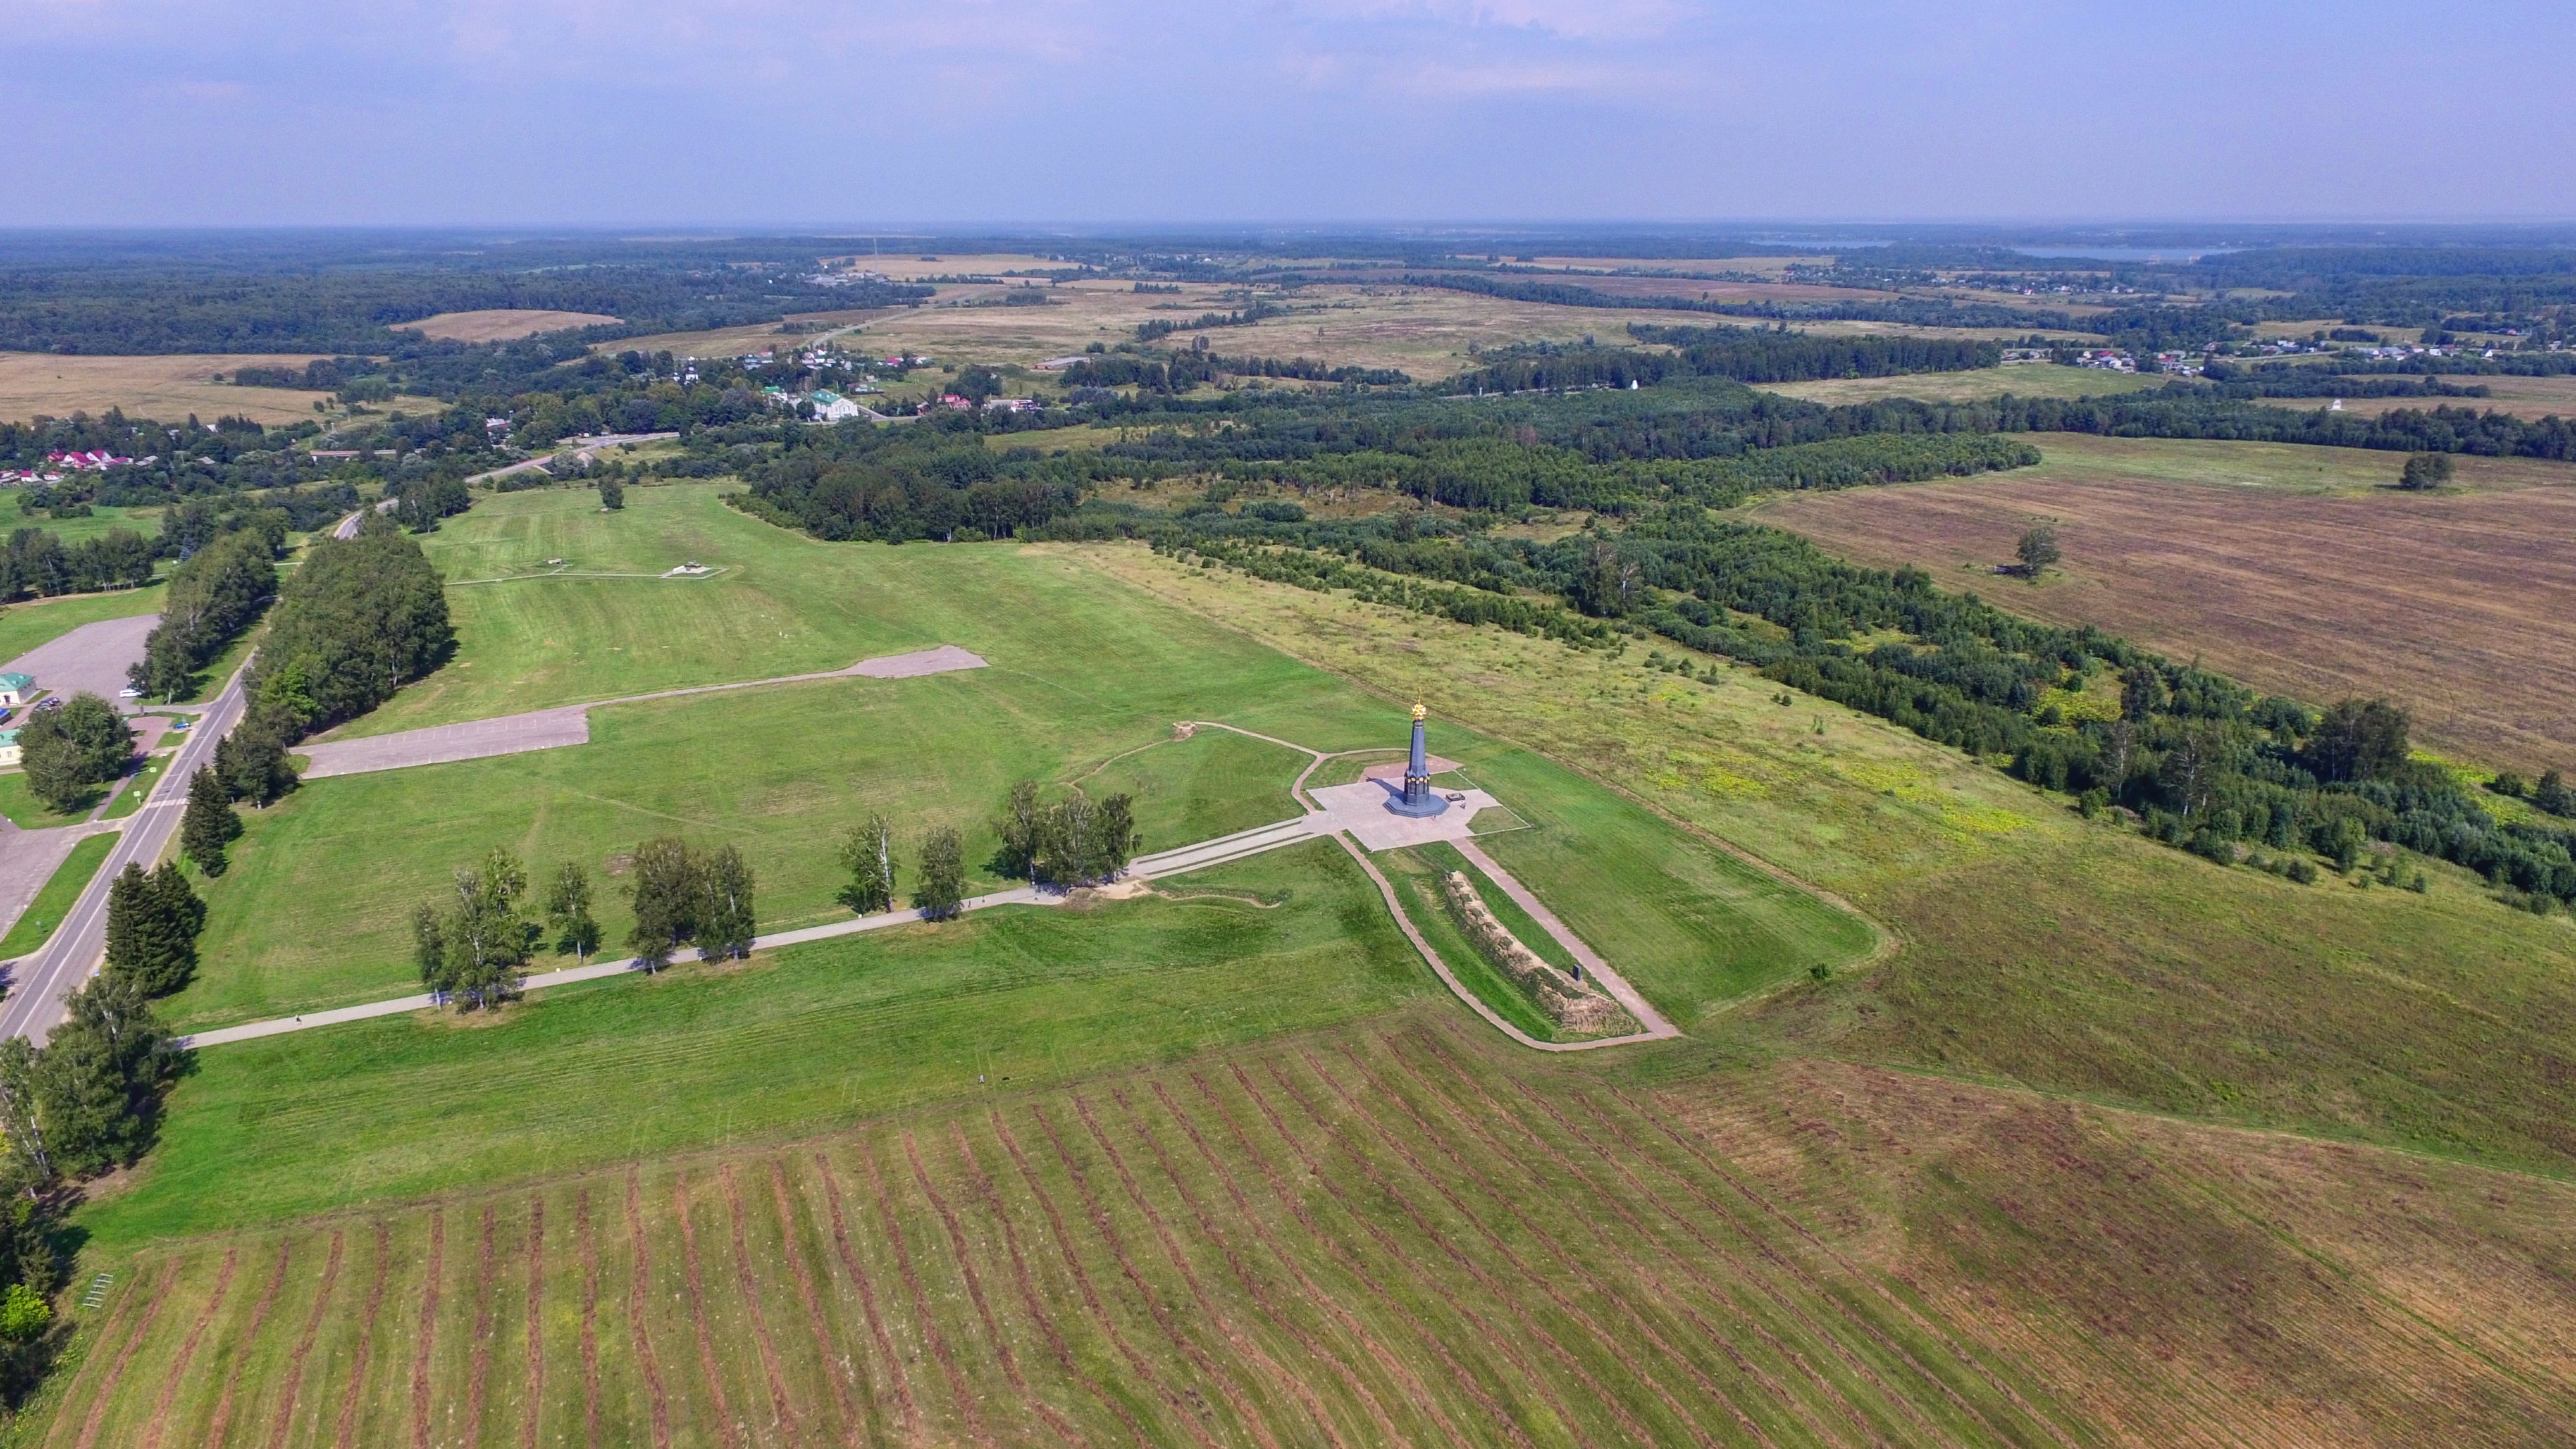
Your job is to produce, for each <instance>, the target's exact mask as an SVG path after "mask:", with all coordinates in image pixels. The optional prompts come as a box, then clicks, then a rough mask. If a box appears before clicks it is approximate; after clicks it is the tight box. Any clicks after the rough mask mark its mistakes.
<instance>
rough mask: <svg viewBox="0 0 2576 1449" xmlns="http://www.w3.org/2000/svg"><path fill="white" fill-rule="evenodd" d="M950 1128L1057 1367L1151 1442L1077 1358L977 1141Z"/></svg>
mask: <svg viewBox="0 0 2576 1449" xmlns="http://www.w3.org/2000/svg"><path fill="white" fill-rule="evenodd" d="M948 1130H949V1132H950V1133H951V1135H952V1136H953V1137H954V1138H955V1140H956V1146H957V1159H958V1163H959V1166H960V1169H961V1170H962V1171H963V1172H964V1173H965V1174H966V1180H967V1184H968V1185H969V1186H971V1187H972V1188H973V1189H974V1190H975V1196H976V1199H977V1201H979V1202H981V1203H982V1204H983V1205H984V1210H985V1212H986V1213H987V1214H989V1215H990V1216H991V1217H992V1219H993V1222H994V1225H995V1226H996V1227H997V1228H998V1229H999V1230H1000V1232H1001V1235H1002V1246H1003V1248H1004V1249H1005V1250H1006V1251H1007V1252H1008V1253H1009V1254H1010V1259H1011V1280H1012V1282H1013V1284H1014V1285H1015V1286H1017V1288H1018V1289H1019V1294H1020V1309H1021V1311H1022V1312H1024V1313H1026V1314H1028V1316H1029V1321H1030V1322H1031V1323H1034V1324H1035V1325H1037V1330H1038V1335H1039V1336H1040V1337H1042V1338H1044V1339H1045V1340H1046V1343H1047V1350H1048V1352H1049V1353H1051V1354H1052V1355H1053V1356H1054V1358H1055V1362H1056V1367H1057V1368H1058V1369H1060V1370H1062V1371H1063V1373H1064V1376H1065V1377H1066V1378H1067V1379H1069V1380H1071V1381H1072V1382H1074V1383H1076V1384H1079V1385H1081V1386H1082V1387H1083V1388H1084V1389H1085V1390H1087V1391H1089V1392H1090V1394H1091V1396H1092V1397H1093V1398H1095V1399H1098V1400H1099V1401H1100V1402H1101V1403H1102V1404H1103V1405H1104V1406H1106V1407H1107V1408H1108V1409H1109V1411H1110V1412H1111V1413H1113V1414H1115V1415H1117V1416H1118V1418H1119V1421H1120V1422H1122V1423H1124V1424H1125V1425H1126V1426H1127V1428H1128V1431H1129V1432H1130V1433H1132V1434H1134V1435H1135V1436H1136V1438H1137V1440H1138V1441H1139V1442H1148V1436H1147V1434H1146V1432H1145V1426H1144V1425H1143V1424H1142V1423H1140V1422H1138V1421H1137V1418H1136V1415H1135V1411H1133V1410H1131V1409H1129V1408H1128V1407H1127V1403H1126V1400H1124V1399H1123V1398H1121V1397H1120V1396H1118V1395H1116V1394H1113V1393H1110V1392H1108V1391H1107V1390H1106V1389H1104V1388H1102V1387H1101V1384H1100V1381H1099V1380H1098V1379H1096V1378H1094V1377H1092V1376H1091V1375H1089V1374H1087V1373H1084V1372H1083V1371H1082V1367H1081V1365H1079V1364H1077V1363H1076V1362H1075V1361H1074V1357H1073V1350H1072V1347H1071V1346H1070V1345H1069V1344H1067V1343H1066V1342H1065V1339H1064V1330H1062V1329H1061V1328H1059V1327H1057V1326H1056V1321H1055V1316H1054V1315H1053V1314H1052V1313H1050V1312H1048V1311H1047V1305H1046V1301H1045V1300H1044V1299H1043V1298H1041V1297H1039V1296H1038V1291H1037V1286H1036V1284H1035V1282H1034V1281H1032V1279H1031V1277H1030V1274H1029V1261H1028V1256H1027V1255H1026V1254H1025V1253H1023V1252H1021V1251H1020V1234H1019V1230H1018V1229H1017V1228H1015V1227H1013V1226H1012V1224H1011V1215H1010V1213H1009V1211H1008V1210H1007V1209H1005V1208H1004V1207H1003V1205H1002V1198H1001V1194H1000V1193H998V1192H996V1191H995V1190H994V1187H993V1180H992V1178H990V1177H989V1176H987V1175H986V1174H985V1172H984V1165H983V1163H982V1162H981V1161H979V1160H978V1159H977V1157H976V1155H975V1149H974V1146H973V1144H971V1143H969V1142H968V1141H967V1140H966V1129H965V1128H964V1127H963V1126H960V1125H959V1124H957V1123H955V1122H951V1123H949V1124H948Z"/></svg>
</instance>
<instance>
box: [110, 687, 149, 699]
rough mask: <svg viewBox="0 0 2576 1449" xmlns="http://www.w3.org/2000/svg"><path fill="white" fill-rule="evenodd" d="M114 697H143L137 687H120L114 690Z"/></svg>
mask: <svg viewBox="0 0 2576 1449" xmlns="http://www.w3.org/2000/svg"><path fill="white" fill-rule="evenodd" d="M116 697H117V698H119V699H141V698H142V697H143V691H142V690H139V689H120V690H118V691H117V692H116Z"/></svg>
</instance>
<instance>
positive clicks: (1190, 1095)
mask: <svg viewBox="0 0 2576 1449" xmlns="http://www.w3.org/2000/svg"><path fill="white" fill-rule="evenodd" d="M1504 1050H1505V1049H1504V1048H1501V1047H1499V1046H1496V1045H1494V1044H1492V1043H1491V1042H1490V1041H1489V1040H1488V1039H1487V1038H1485V1037H1483V1036H1481V1035H1477V1034H1475V1033H1474V1032H1473V1031H1472V1029H1471V1028H1467V1027H1464V1026H1460V1025H1457V1024H1455V1023H1454V1022H1452V1021H1450V1020H1449V1019H1447V1018H1435V1017H1431V1016H1427V1015H1426V1016H1422V1017H1418V1018H1416V1019H1415V1020H1414V1021H1413V1022H1412V1023H1411V1024H1407V1023H1405V1022H1403V1021H1397V1022H1393V1023H1388V1024H1384V1025H1382V1026H1380V1027H1379V1028H1377V1029H1374V1030H1370V1031H1367V1032H1362V1033H1356V1034H1338V1035H1334V1036H1328V1037H1323V1038H1310V1039H1308V1040H1307V1041H1305V1042H1304V1043H1302V1044H1290V1045H1286V1046H1279V1047H1270V1048H1265V1049H1262V1050H1260V1051H1258V1052H1255V1053H1251V1054H1245V1055H1236V1056H1231V1057H1226V1058H1207V1057H1202V1058H1198V1059H1195V1060H1193V1061H1190V1062H1185V1063H1183V1064H1180V1065H1178V1066H1174V1067H1171V1068H1167V1069H1163V1070H1160V1071H1156V1072H1152V1073H1147V1074H1140V1075H1122V1076H1116V1077H1111V1078H1107V1079H1101V1080H1096V1081H1093V1082H1091V1083H1088V1084H1085V1085H1083V1086H1080V1087H1078V1088H1074V1089H1070V1090H1060V1091H1054V1092H1049V1093H1045V1094H1042V1095H1038V1096H1031V1097H997V1098H995V1099H993V1100H991V1101H989V1102H988V1103H985V1104H980V1105H978V1106H976V1107H973V1108H971V1109H968V1110H965V1111H949V1112H943V1113H941V1114H939V1115H936V1116H930V1117H921V1118H914V1119H907V1120H900V1121H896V1122H891V1123H880V1124H877V1125H874V1126H871V1127H869V1128H866V1129H863V1130H860V1131H858V1132H855V1133H853V1134H851V1135H847V1136H843V1137H838V1138H834V1139H830V1140H823V1141H816V1142H810V1143H806V1144H802V1145H797V1146H792V1147H788V1146H782V1147H778V1148H775V1149H771V1150H766V1151H756V1152H746V1153H736V1154H729V1155H722V1156H711V1157H705V1158H685V1159H680V1160H677V1161H672V1162H666V1163H660V1164H654V1165H647V1166H644V1167H641V1168H637V1169H630V1170H626V1171H621V1172H611V1173H608V1174H603V1175H594V1176H586V1177H578V1178H572V1179H568V1180H561V1181H554V1182H548V1183H543V1184H539V1185H536V1186H533V1187H522V1188H519V1189H515V1190H513V1191H510V1192H508V1193H505V1194H502V1195H498V1196H494V1197H490V1198H482V1199H475V1200H471V1201H456V1202H443V1203H436V1204H421V1205H415V1206H406V1207H392V1208H387V1209H385V1210H382V1211H379V1212H369V1213H359V1214H353V1215H349V1216H345V1217H341V1218H336V1219H330V1220H324V1221H318V1222H312V1223H307V1224H304V1225H301V1226H297V1227H294V1228H291V1229H286V1230H283V1231H276V1232H270V1233H264V1234H259V1235H254V1236H243V1237H237V1238H227V1239H221V1240H214V1241H204V1240H199V1241H187V1242H179V1243H168V1244H162V1245H158V1246H155V1247H151V1248H147V1249H144V1250H142V1251H141V1252H139V1253H136V1254H134V1255H132V1256H131V1257H130V1258H128V1259H126V1260H125V1261H123V1262H121V1263H118V1264H116V1265H114V1266H115V1268H116V1271H117V1272H118V1275H119V1285H120V1286H119V1287H118V1289H117V1290H116V1292H115V1293H114V1294H113V1295H112V1296H111V1297H110V1298H109V1300H108V1302H107V1303H106V1304H105V1305H103V1307H102V1308H101V1309H100V1310H99V1311H98V1312H97V1313H95V1314H94V1315H92V1316H91V1318H90V1321H88V1322H86V1323H84V1324H83V1326H82V1333H83V1347H82V1357H81V1361H80V1362H79V1363H78V1364H77V1365H76V1366H74V1367H70V1368H67V1370H66V1372H65V1373H64V1374H63V1375H62V1376H61V1382H62V1384H63V1386H64V1387H63V1392H62V1394H61V1397H60V1399H59V1401H58V1402H56V1403H54V1404H52V1405H50V1406H49V1408H48V1410H47V1412H46V1414H45V1417H44V1418H43V1420H42V1421H41V1422H39V1423H37V1424H32V1425H30V1426H29V1428H30V1430H31V1432H30V1434H29V1435H28V1437H27V1438H26V1439H25V1440H24V1441H23V1442H27V1443H30V1444H46V1445H56V1444H60V1445H85V1444H93V1443H113V1444H154V1445H159V1444H171V1445H177V1444H188V1445H200V1444H203V1445H220V1444H260V1445H269V1446H289V1445H293V1446H303V1445H352V1444H364V1445H420V1446H428V1445H485V1444H492V1445H506V1444H518V1445H528V1444H546V1445H553V1444H570V1445H606V1444H635V1445H657V1446H658V1445H673V1444H708V1445H741V1446H752V1445H788V1444H816V1445H823V1444H855V1443H881V1442H933V1443H988V1444H1023V1443H1025V1444H1041V1443H1100V1444H1113V1443H1115V1444H1125V1443H1136V1442H1144V1443H1171V1444H1239V1445H1247V1446H1260V1449H1282V1446H1289V1445H1353V1446H1356V1445H1374V1444H1442V1445H1449V1444H1469V1443H1474V1444H1510V1445H1523V1446H1534V1445H1556V1444H1568V1443H1631V1444H1648V1443H1652V1444H1677V1445H1679V1444H1697V1445H1720V1444H1765V1445H1802V1444H1851V1445H1865V1444H1966V1443H1976V1444H2029V1445H2073V1444H2079V1443H2102V1442H2125V1443H2141V1444H2147V1443H2152V1444H2170V1443H2178V1442H2194V1443H2256V1442H2259V1443H2268V1444H2279V1443H2303V1442H2304V1443H2325V1442H2334V1443H2361V1442H2382V1443H2402V1442H2417V1443H2434V1442H2463V1441H2465V1440H2468V1439H2477V1440H2481V1441H2495V1442H2501V1441H2502V1440H2503V1439H2506V1438H2514V1437H2527V1439H2528V1441H2530V1442H2541V1441H2558V1442H2564V1441H2565V1440H2566V1438H2567V1437H2568V1436H2569V1435H2570V1434H2576V1378H2571V1375H2570V1369H2571V1356H2570V1350H2571V1348H2576V1340H2571V1337H2570V1335H2569V1333H2568V1331H2567V1329H2566V1327H2565V1324H2566V1322H2567V1315H2566V1312H2565V1310H2566V1308H2567V1307H2568V1306H2569V1304H2568V1302H2567V1293H2566V1290H2565V1288H2564V1286H2563V1284H2562V1283H2560V1282H2559V1281H2558V1280H2557V1279H2556V1278H2555V1277H2553V1276H2551V1275H2550V1273H2549V1272H2548V1271H2547V1267H2548V1264H2549V1263H2551V1262H2552V1261H2555V1260H2556V1259H2557V1258H2558V1257H2560V1256H2562V1255H2563V1254H2564V1253H2565V1251H2566V1250H2567V1248H2568V1247H2569V1246H2570V1245H2571V1239H2576V1193H2571V1192H2570V1191H2569V1190H2568V1189H2567V1188H2565V1187H2563V1186H2560V1185H2555V1184H2546V1183H2538V1182H2530V1181H2525V1180H2522V1179H2512V1178H2506V1177H2501V1176H2493V1175H2481V1174H2477V1173H2474V1172H2472V1171H2470V1170H2468V1169H2457V1168H2447V1167H2441V1166H2437V1165H2425V1164H2421V1163H2417V1162H2415V1161H2413V1160H2412V1159H2400V1158H2395V1157H2392V1156H2389V1155H2387V1154H2381V1153H2374V1152H2370V1151H2366V1150H2360V1149H2347V1148H2333V1147H2319V1146H2316V1145H2313V1144H2306V1143H2297V1142H2284V1141H2281V1140H2278V1139H2272V1138H2265V1137H2258V1136H2254V1135H2252V1134H2243V1133H2225V1132H2215V1131H2211V1130H2209V1129H2191V1128H2183V1127H2177V1126H2172V1125H2169V1124H2165V1123H2160V1122H2149V1121H2144V1120H2141V1119H2133V1118H2128V1117H2124V1116H2122V1115H2121V1114H2117V1113H2111V1112H2107V1111H2101V1110H2096V1109H2089V1108H2077V1107H2069V1106H2066V1105H2064V1104H2062V1103H2051V1102H2047V1101H2044V1100H2042V1099H2037V1098H2030V1097H2024V1096H2020V1095H2017V1094H2009V1093H2003V1092H1998V1091H1993V1090H1988V1089H1981V1088H1965V1087H1959V1086H1955V1085H1952V1084H1949V1083H1943V1082H1935V1081H1929V1080H1926V1079H1921V1078H1912V1077H1905V1076H1901V1075H1897V1074H1892V1073H1884V1072H1875V1071H1870V1070H1868V1069H1863V1068H1856V1067H1848V1066H1841V1065H1809V1066H1803V1067H1794V1068H1788V1069H1781V1070H1776V1071H1772V1072H1768V1073H1762V1074H1757V1075H1755V1076H1751V1077H1741V1078H1732V1079H1729V1078H1718V1079H1713V1080H1712V1079H1707V1078H1685V1079H1684V1080H1683V1081H1682V1082H1681V1083H1680V1084H1677V1085H1670V1086H1667V1087H1664V1088H1662V1089H1660V1090H1649V1089H1643V1088H1638V1087H1633V1086H1624V1085H1622V1084H1620V1083H1619V1082H1617V1081H1615V1080H1613V1079H1612V1078H1611V1077H1610V1076H1607V1075H1603V1074H1601V1072H1600V1069H1596V1068H1590V1067H1569V1066H1565V1065H1561V1064H1554V1063H1549V1064H1538V1063H1534V1062H1532V1061H1531V1060H1530V1059H1529V1058H1528V1057H1526V1056H1517V1057H1510V1058H1505V1057H1504V1056H1503V1055H1502V1053H1503V1051H1504ZM2455 1177H2459V1178H2472V1179H2475V1180H2474V1181H2459V1182H2454V1181H2450V1179H2452V1178H2455ZM2431 1179H2440V1181H2433V1180H2431ZM2388 1199H2393V1200H2395V1201H2396V1202H2397V1203H2399V1204H2400V1205H2402V1207H2403V1208H2404V1211H2402V1212H2399V1213H2397V1214H2395V1215H2393V1216H2392V1215H2389V1214H2386V1213H2385V1212H2383V1210H2382V1205H2383V1200H2388ZM2463 1205H2466V1206H2463ZM2507 1362H2509V1363H2511V1364H2513V1365H2514V1371H2513V1372H2512V1373H2506V1372H2504V1371H2502V1370H2500V1369H2499V1368H2497V1367H2495V1365H2497V1364H2499V1363H2507Z"/></svg>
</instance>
